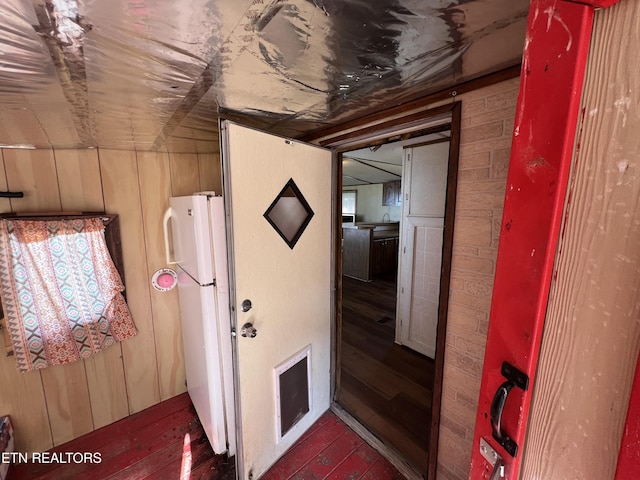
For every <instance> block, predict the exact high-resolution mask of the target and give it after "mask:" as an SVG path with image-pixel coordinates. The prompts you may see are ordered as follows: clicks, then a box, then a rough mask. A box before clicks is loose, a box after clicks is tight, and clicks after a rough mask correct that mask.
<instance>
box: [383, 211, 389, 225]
mask: <svg viewBox="0 0 640 480" xmlns="http://www.w3.org/2000/svg"><path fill="white" fill-rule="evenodd" d="M385 217H386V218H387V219H386V220H385ZM385 222H389V213H388V212H387V213H385V214H384V215H382V223H385Z"/></svg>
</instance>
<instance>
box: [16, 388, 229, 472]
mask: <svg viewBox="0 0 640 480" xmlns="http://www.w3.org/2000/svg"><path fill="white" fill-rule="evenodd" d="M186 435H188V442H187V445H188V447H187V448H188V450H190V452H191V458H192V463H191V477H190V480H194V479H196V478H203V479H205V478H206V479H208V480H227V479H232V478H235V464H234V461H233V459H231V460H229V459H227V458H226V456H224V455H215V454H214V453H213V450H212V449H211V446H210V445H209V442H208V440H207V438H206V436H205V434H204V431H203V429H202V425H201V424H200V422H199V420H198V418H197V416H196V413H195V410H194V408H193V406H192V404H191V400H190V398H189V396H188V395H187V394H182V395H178V396H176V397H173V398H171V399H169V400H167V401H164V402H162V403H160V404H157V405H154V406H153V407H150V408H148V409H146V410H143V411H141V412H139V413H137V414H134V415H131V416H129V417H127V418H124V419H122V420H120V421H118V422H115V423H112V424H111V425H108V426H106V427H103V428H100V429H98V430H95V431H93V432H90V433H88V434H86V435H84V436H82V437H79V438H77V439H75V440H72V441H70V442H67V443H65V444H63V445H60V446H58V447H55V448H53V449H52V450H50V452H51V453H63V452H90V453H94V452H98V453H99V454H100V459H101V461H100V462H99V463H66V464H65V463H27V464H16V465H12V466H11V468H10V470H9V477H8V480H67V479H77V480H83V479H84V480H142V479H177V478H179V477H180V467H181V464H182V458H183V451H184V448H185V445H184V444H185V436H186Z"/></svg>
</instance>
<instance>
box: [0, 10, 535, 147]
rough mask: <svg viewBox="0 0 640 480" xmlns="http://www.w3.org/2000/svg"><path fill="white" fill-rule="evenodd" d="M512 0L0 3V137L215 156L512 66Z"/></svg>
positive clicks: (515, 52) (521, 28) (517, 37)
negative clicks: (231, 142)
mask: <svg viewBox="0 0 640 480" xmlns="http://www.w3.org/2000/svg"><path fill="white" fill-rule="evenodd" d="M528 3H529V2H528V1H527V0H458V1H455V0H447V1H445V0H377V1H375V2H369V1H364V0H293V1H286V0H285V1H282V0H271V1H269V0H102V1H99V0H4V1H3V2H2V4H1V5H0V145H1V146H20V145H24V146H35V147H38V148H48V147H56V148H86V147H107V148H118V149H138V150H156V149H165V148H168V149H170V150H172V151H208V152H211V151H217V149H218V138H217V135H218V123H217V122H218V116H219V115H221V114H222V115H225V116H228V117H231V118H234V119H240V120H241V119H247V121H248V122H249V123H251V124H252V125H254V126H259V127H260V128H263V129H265V130H268V131H271V132H274V133H278V134H281V135H286V136H291V137H298V136H300V135H303V134H305V133H309V132H312V131H316V130H320V129H322V128H326V127H329V126H332V125H335V124H336V123H338V122H342V121H345V120H348V119H353V118H357V117H359V116H363V115H366V114H368V113H372V112H374V111H378V110H381V109H383V108H386V107H388V106H390V105H393V104H399V103H402V102H404V101H408V100H411V99H415V98H418V97H420V96H423V95H426V94H429V93H433V92H436V91H440V90H443V89H446V88H448V87H451V86H453V85H456V84H459V83H461V82H464V81H467V80H471V79H474V78H477V77H480V76H482V75H485V74H488V73H493V72H495V71H498V70H501V69H503V68H505V67H509V66H513V65H516V64H518V63H519V62H520V58H521V54H522V48H523V43H524V34H525V29H526V15H527V10H528Z"/></svg>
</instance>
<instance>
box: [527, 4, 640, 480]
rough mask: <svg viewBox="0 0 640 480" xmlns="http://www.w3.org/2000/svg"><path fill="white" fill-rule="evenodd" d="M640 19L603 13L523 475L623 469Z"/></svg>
mask: <svg viewBox="0 0 640 480" xmlns="http://www.w3.org/2000/svg"><path fill="white" fill-rule="evenodd" d="M638 18H640V2H628V1H625V2H620V3H619V4H617V5H615V6H614V7H611V8H609V9H604V10H598V11H597V12H596V17H595V24H594V30H593V32H594V33H593V39H592V45H591V53H590V58H589V66H588V71H587V76H586V83H585V91H584V94H583V100H582V103H583V104H582V111H583V112H584V120H583V123H582V125H581V130H580V135H579V138H578V142H577V145H578V146H579V148H578V150H577V152H576V153H575V166H574V171H573V176H572V178H571V181H570V184H569V188H570V195H569V199H568V201H567V207H566V211H565V221H564V223H565V227H564V231H563V234H562V238H561V242H560V246H559V251H558V255H557V258H556V271H555V280H554V283H553V284H552V287H551V294H550V300H549V307H548V310H547V318H546V321H545V330H544V336H543V341H542V348H541V352H540V362H539V367H538V374H537V377H536V380H535V385H534V391H533V398H532V406H531V418H530V421H529V431H528V435H527V440H526V447H525V451H524V457H523V463H522V476H521V478H522V479H537V478H576V479H577V478H581V479H611V478H614V474H615V469H616V463H617V459H618V450H619V448H620V439H621V436H622V432H623V428H624V422H625V417H626V411H627V405H628V402H629V396H630V390H631V386H632V383H633V376H634V370H635V367H636V361H637V358H638V350H639V349H640V322H639V321H638V320H639V306H640V290H639V286H640V211H639V210H638V207H639V205H640V176H639V175H638V172H639V170H640V162H639V152H640V136H639V135H638V130H640V115H638V105H639V104H640V77H639V76H638V69H639V68H640V59H639V57H638V54H637V50H638V45H640V31H639V30H638Z"/></svg>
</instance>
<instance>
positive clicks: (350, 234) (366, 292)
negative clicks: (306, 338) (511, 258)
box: [334, 104, 459, 478]
mask: <svg viewBox="0 0 640 480" xmlns="http://www.w3.org/2000/svg"><path fill="white" fill-rule="evenodd" d="M458 139H459V108H458V107H455V104H454V106H452V107H451V110H450V111H448V112H447V114H446V115H444V116H440V117H437V118H429V115H427V114H425V119H423V121H422V124H421V125H413V128H411V127H409V128H406V126H403V127H398V128H395V129H391V130H386V131H383V132H382V133H381V134H379V135H377V136H374V137H373V138H372V137H371V136H370V137H369V138H362V137H360V138H358V139H356V140H355V141H352V142H349V143H348V144H344V145H340V146H338V148H337V159H338V162H337V163H338V165H337V167H338V168H337V169H338V171H339V175H338V182H339V185H338V189H337V190H338V192H339V193H340V195H341V197H342V202H340V201H338V202H336V204H337V207H338V208H337V209H338V212H337V213H338V215H337V218H338V219H339V220H340V221H339V226H338V230H339V232H340V236H339V242H338V245H339V248H338V249H337V250H338V252H336V265H337V268H336V270H337V278H336V285H337V287H338V288H337V295H336V297H337V302H336V303H337V309H336V319H337V325H336V345H335V347H336V363H335V380H336V382H335V394H334V401H335V402H336V404H337V408H338V409H340V410H342V411H344V412H346V414H347V415H349V416H351V417H352V418H353V419H354V421H355V422H357V423H358V424H359V425H360V426H361V427H362V428H364V429H366V430H367V431H368V433H370V434H371V435H373V436H374V437H375V438H376V439H377V440H379V441H380V443H381V444H382V445H383V446H384V447H385V449H386V450H387V451H389V452H391V454H392V455H394V456H396V457H397V458H398V459H400V461H402V462H404V463H405V464H406V465H407V466H408V467H409V470H411V471H412V472H414V473H416V474H417V476H421V477H423V478H435V466H436V462H437V439H438V426H439V419H440V394H441V389H442V385H441V382H442V369H443V362H444V344H445V331H446V316H447V304H448V290H449V276H450V268H451V247H452V243H453V215H454V211H455V189H456V183H457V153H458ZM436 159H437V160H436ZM412 162H413V163H412ZM435 163H438V165H436V167H437V168H435V169H434V165H435ZM414 165H415V166H416V167H417V168H416V167H414ZM434 192H435V193H434ZM435 197H437V198H435ZM434 205H435V206H434ZM343 206H344V208H343ZM405 471H406V470H405Z"/></svg>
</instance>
